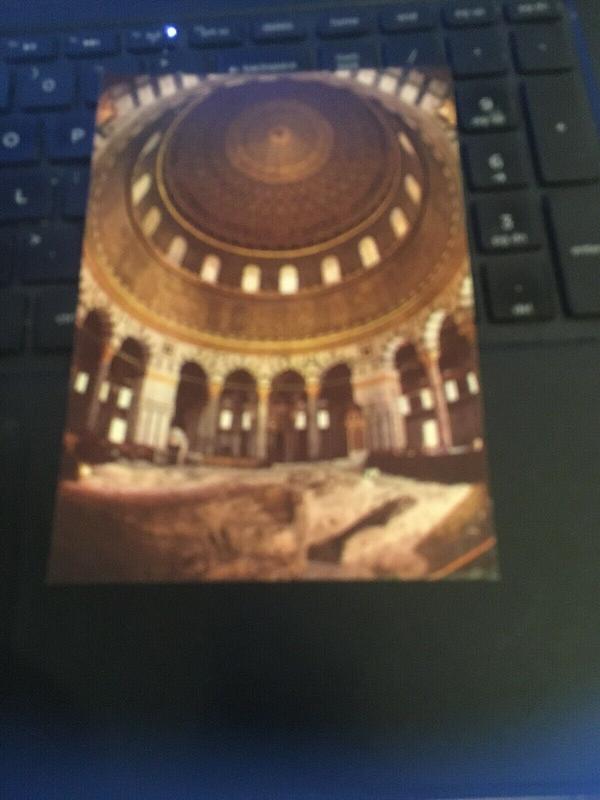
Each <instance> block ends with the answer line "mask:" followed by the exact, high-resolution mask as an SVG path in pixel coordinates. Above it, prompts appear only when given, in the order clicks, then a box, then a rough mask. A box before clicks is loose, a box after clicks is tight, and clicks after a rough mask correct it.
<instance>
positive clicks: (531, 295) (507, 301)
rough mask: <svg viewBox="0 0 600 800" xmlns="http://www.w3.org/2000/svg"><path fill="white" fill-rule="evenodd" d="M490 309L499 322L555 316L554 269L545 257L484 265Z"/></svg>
mask: <svg viewBox="0 0 600 800" xmlns="http://www.w3.org/2000/svg"><path fill="white" fill-rule="evenodd" d="M483 271H484V276H485V289H486V295H487V304H488V310H489V313H490V316H491V318H492V319H493V320H494V321H496V322H528V321H532V320H543V319H550V318H551V317H553V316H554V314H555V308H556V305H555V288H554V281H553V279H552V268H551V265H550V263H549V261H548V259H547V258H546V257H544V256H543V255H542V254H535V255H527V256H511V257H510V258H508V257H506V256H505V257H500V258H493V259H490V261H489V262H487V263H486V264H484V268H483Z"/></svg>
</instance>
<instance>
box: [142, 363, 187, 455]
mask: <svg viewBox="0 0 600 800" xmlns="http://www.w3.org/2000/svg"><path fill="white" fill-rule="evenodd" d="M177 385H178V377H177V376H175V375H171V374H169V373H167V372H160V371H159V370H157V369H153V368H151V367H150V366H148V367H147V369H146V373H145V375H144V377H143V378H141V387H140V389H139V393H138V398H137V412H136V413H135V419H133V420H132V425H133V428H134V433H133V437H132V439H133V441H134V442H135V443H136V444H144V445H147V446H148V447H153V448H154V449H156V450H165V449H166V447H167V441H168V438H169V429H170V426H171V420H172V418H173V414H174V413H175V400H176V397H177Z"/></svg>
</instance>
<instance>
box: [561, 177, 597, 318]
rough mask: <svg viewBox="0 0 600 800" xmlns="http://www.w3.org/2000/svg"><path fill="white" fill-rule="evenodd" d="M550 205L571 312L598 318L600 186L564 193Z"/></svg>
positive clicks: (569, 190) (585, 187) (575, 189)
mask: <svg viewBox="0 0 600 800" xmlns="http://www.w3.org/2000/svg"><path fill="white" fill-rule="evenodd" d="M549 205H550V218H551V222H552V230H553V233H554V240H555V244H556V250H557V253H558V262H559V266H560V273H561V276H562V280H563V284H564V288H565V293H566V299H567V306H568V308H569V312H570V313H571V314H573V315H574V316H578V317H579V316H590V315H599V314H600V224H599V216H600V186H582V187H578V188H572V189H562V190H561V192H560V193H556V194H554V195H553V196H552V198H551V199H550V203H549Z"/></svg>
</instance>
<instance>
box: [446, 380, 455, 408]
mask: <svg viewBox="0 0 600 800" xmlns="http://www.w3.org/2000/svg"><path fill="white" fill-rule="evenodd" d="M444 393H445V395H446V400H447V401H448V402H449V403H455V402H456V401H457V400H458V397H459V392H458V383H457V382H456V381H455V380H454V379H450V380H447V381H445V383H444Z"/></svg>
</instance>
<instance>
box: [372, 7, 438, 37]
mask: <svg viewBox="0 0 600 800" xmlns="http://www.w3.org/2000/svg"><path fill="white" fill-rule="evenodd" d="M435 23H436V12H435V10H434V8H433V6H431V5H426V6H425V5H422V4H417V3H411V4H409V5H401V6H394V7H393V8H386V9H385V11H382V12H381V14H380V15H379V25H380V27H381V30H382V31H383V32H384V33H396V32H397V31H428V30H431V28H434V27H435Z"/></svg>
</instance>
